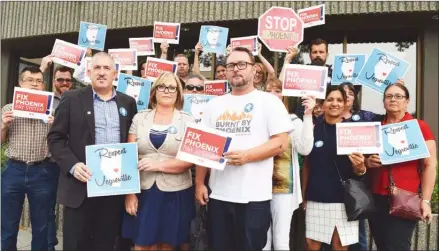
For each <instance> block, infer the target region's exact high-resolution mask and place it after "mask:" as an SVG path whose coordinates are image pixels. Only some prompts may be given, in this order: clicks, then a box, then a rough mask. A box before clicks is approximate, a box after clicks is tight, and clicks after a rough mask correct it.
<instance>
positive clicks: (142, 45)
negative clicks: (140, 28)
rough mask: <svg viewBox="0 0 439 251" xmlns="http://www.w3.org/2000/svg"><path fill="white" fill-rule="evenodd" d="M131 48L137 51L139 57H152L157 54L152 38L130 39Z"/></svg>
mask: <svg viewBox="0 0 439 251" xmlns="http://www.w3.org/2000/svg"><path fill="white" fill-rule="evenodd" d="M129 42H130V48H131V49H136V50H137V56H150V55H154V54H155V50H154V43H153V38H152V37H139V38H130V39H129Z"/></svg>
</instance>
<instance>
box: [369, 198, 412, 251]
mask: <svg viewBox="0 0 439 251" xmlns="http://www.w3.org/2000/svg"><path fill="white" fill-rule="evenodd" d="M374 199H375V204H376V206H377V209H378V210H377V212H376V213H374V214H372V215H371V216H370V217H369V226H370V230H371V233H372V236H373V239H374V241H375V244H376V246H377V249H378V251H381V250H382V251H384V250H385V251H388V250H400V251H404V250H410V247H411V240H412V235H413V231H414V230H415V227H416V221H412V220H406V219H403V218H400V217H395V216H390V215H389V197H388V196H382V195H374Z"/></svg>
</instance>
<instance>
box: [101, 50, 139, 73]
mask: <svg viewBox="0 0 439 251" xmlns="http://www.w3.org/2000/svg"><path fill="white" fill-rule="evenodd" d="M108 55H110V57H112V58H113V59H114V61H116V62H119V64H120V66H119V67H120V70H122V71H130V70H131V71H136V70H137V51H136V50H135V49H109V50H108Z"/></svg>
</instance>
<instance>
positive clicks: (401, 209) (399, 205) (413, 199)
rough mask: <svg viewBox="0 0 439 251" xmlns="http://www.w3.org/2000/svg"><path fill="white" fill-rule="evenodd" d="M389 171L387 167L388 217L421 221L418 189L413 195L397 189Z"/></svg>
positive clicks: (420, 197) (389, 168)
mask: <svg viewBox="0 0 439 251" xmlns="http://www.w3.org/2000/svg"><path fill="white" fill-rule="evenodd" d="M391 170H392V168H391V167H390V166H388V173H389V181H390V186H389V190H390V205H389V215H392V216H397V217H401V218H404V219H408V220H414V221H420V220H422V219H423V218H422V213H421V212H422V211H421V202H422V195H421V191H420V189H418V192H417V193H413V192H410V191H407V190H404V189H402V188H399V187H397V186H396V185H395V181H394V179H393V176H392V172H391ZM419 187H420V186H419Z"/></svg>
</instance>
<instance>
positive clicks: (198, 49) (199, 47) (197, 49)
mask: <svg viewBox="0 0 439 251" xmlns="http://www.w3.org/2000/svg"><path fill="white" fill-rule="evenodd" d="M202 51H203V45H202V44H201V43H200V42H198V43H197V45H195V55H200V53H201V52H202Z"/></svg>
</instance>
